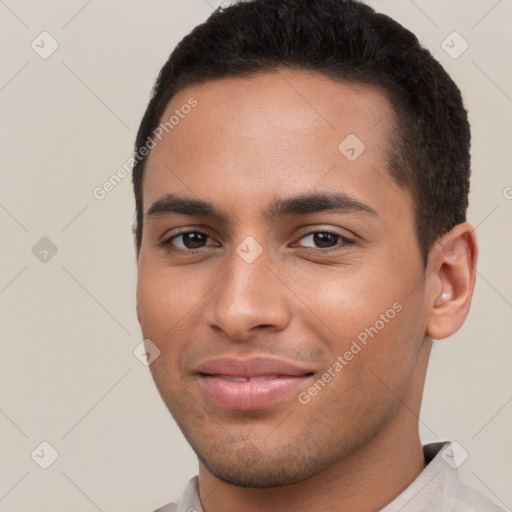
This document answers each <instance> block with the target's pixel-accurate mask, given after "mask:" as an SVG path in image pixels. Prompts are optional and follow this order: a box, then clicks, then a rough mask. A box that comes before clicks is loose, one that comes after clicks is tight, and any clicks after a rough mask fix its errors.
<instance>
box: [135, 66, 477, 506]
mask: <svg viewBox="0 0 512 512" xmlns="http://www.w3.org/2000/svg"><path fill="white" fill-rule="evenodd" d="M190 97H194V98H195V99H196V100H197V102H198V104H197V106H196V107H195V108H194V109H193V110H192V111H191V112H190V113H189V114H188V115H187V116H186V117H185V118H184V119H183V120H181V122H180V123H179V125H177V126H176V127H175V128H174V129H173V130H172V131H171V132H170V133H169V134H168V135H167V136H166V137H164V138H163V140H162V141H161V142H159V143H158V145H157V146H156V147H155V148H154V149H153V150H152V152H151V154H150V156H149V159H148V162H147V167H146V171H145V178H144V185H143V204H144V212H145V213H147V212H148V210H149V208H150V207H151V205H152V204H153V203H154V202H155V201H157V200H159V199H161V198H162V197H164V196H165V195H166V194H177V195H180V196H182V197H186V198H191V199H202V200H205V201H209V202H211V203H213V204H214V205H215V207H216V208H217V209H218V210H220V211H222V212H224V214H225V218H223V219H222V220H220V219H211V218H206V217H202V216H196V215H195V216H189V215H182V214H180V215H178V214H171V215H159V216H151V217H148V216H147V215H146V216H145V221H144V225H143V238H142V244H141V248H140V254H139V255H138V287H137V313H138V318H139V322H140V325H141V329H142V332H143V336H144V338H147V339H150V340H151V341H152V342H153V343H154V344H156V345H157V346H158V347H159V349H160V350H161V354H160V356H159V357H158V358H157V359H156V360H155V361H154V362H153V363H152V364H151V366H150V369H151V372H152V375H153V378H154V380H155V383H156V385H157V387H158V390H159V392H160V394H161V396H162V398H163V400H164V401H165V403H166V405H167V406H168V408H169V410H170V412H171V413H172V415H173V417H174V418H175V420H176V421H177V423H178V425H179V426H180V428H181V429H182V431H183V433H184V435H185V437H186V438H187V440H188V441H189V443H190V444H191V446H192V447H193V449H194V450H195V452H196V454H197V455H198V458H199V482H200V496H201V501H202V503H203V506H204V509H205V510H206V511H207V512H217V511H221V510H222V511H224V512H226V511H227V512H230V511H235V510H236V511H239V510H241V509H242V510H246V511H249V512H251V511H256V510H258V511H261V510H273V511H277V512H280V511H288V510H290V511H291V510H297V508H298V507H302V508H304V509H305V510H315V511H324V510H325V511H327V510H330V511H332V510H340V511H341V510H356V509H357V510H358V511H360V512H365V511H374V510H379V509H380V508H382V507H383V506H385V505H386V504H387V503H389V502H390V501H391V500H392V499H393V498H395V497H396V496H397V495H398V494H399V493H400V492H401V491H402V490H404V489H405V488H406V487H407V486H408V485H409V484H410V483H411V482H412V481H413V480H414V479H415V478H416V476H417V475H418V474H419V473H420V472H421V471H422V469H423V468H424V466H425V462H424V459H423V454H422V448H421V443H420V439H419V434H418V415H419V411H420V404H421V396H422V392H423V385H424V380H425V373H426V367H427V362H428V356H429V352H430V347H431V343H432V341H431V338H435V339H441V338H445V337H447V336H449V335H451V334H453V333H454V332H455V331H456V330H457V329H458V328H459V327H460V326H461V325H462V323H463V322H464V319H465V318H466V315H467V312H468V310H469V303H470V299H471V295H472V292H473V287H474V281H475V264H476V258H477V246H476V240H475V236H474V232H473V228H472V227H471V225H469V224H467V223H465V224H460V225H458V226H456V227H455V228H454V229H453V230H451V231H450V232H449V233H447V234H446V235H444V236H443V237H442V238H441V239H440V240H438V242H437V243H436V244H435V246H434V247H433V248H432V250H431V252H430V254H429V259H428V264H427V267H426V268H424V266H423V263H422V258H421V254H420V250H419V246H418V242H417V237H416V232H415V221H414V213H413V205H414V202H413V199H412V198H411V195H410V194H409V192H408V191H407V190H406V189H404V188H401V187H399V186H398V185H397V184H396V182H394V181H393V179H392V178H391V175H390V174H389V172H388V169H387V164H386V162H387V155H388V151H389V147H390V134H391V133H392V130H393V126H394V125H393V123H394V116H393V111H392V108H391V106H390V103H389V101H388V99H387V97H386V95H385V94H384V93H383V92H382V91H380V90H379V89H377V88H374V87H372V86H368V85H362V84H348V83H336V82H333V81H331V80H330V79H328V78H326V77H324V76H322V75H319V74H314V73H309V72H306V71H300V70H290V69H286V70H285V69H279V70H276V71H275V72H271V73H260V74H256V75H254V76H252V77H250V78H243V79H241V78H228V79H222V80H216V81H212V82H209V83H207V84H206V85H205V84H201V85H200V84H196V85H193V86H188V87H187V88H185V89H183V90H182V91H181V92H179V93H178V94H177V95H176V96H175V97H174V98H173V99H172V100H171V102H170V104H169V106H168V109H167V112H166V113H165V115H164V119H168V118H169V117H170V116H171V115H172V113H173V112H174V110H175V109H177V108H178V109H179V108H180V107H181V106H182V105H183V104H185V103H186V102H187V100H188V99H189V98H190ZM349 134H356V135H357V137H358V138H359V139H360V140H361V141H363V143H364V144H365V150H364V152H363V153H362V154H361V155H360V156H359V157H358V158H357V159H356V160H355V161H349V160H348V159H347V158H346V157H345V156H344V155H343V154H342V153H341V152H340V150H339V149H338V146H339V144H340V143H341V142H342V141H343V140H344V139H345V138H346V137H347V136H348V135H349ZM312 192H315V193H333V192H343V193H345V194H348V195H349V196H351V197H352V198H354V199H355V200H357V201H358V202H360V203H363V204H365V205H367V206H369V207H370V208H371V209H373V210H374V211H375V212H376V215H372V214H368V213H367V212H365V211H349V212H347V211H317V212H313V213H308V214H301V215H299V214H293V215H287V216H285V217H283V218H279V219H268V218H266V217H265V216H264V215H263V213H262V212H264V211H265V209H266V208H267V207H268V205H269V204H270V203H271V202H272V200H274V199H276V198H287V197H291V196H296V195H299V194H306V193H312ZM325 230H328V231H330V232H333V233H335V235H341V236H343V237H346V238H348V239H350V240H352V241H353V243H345V242H343V239H342V238H338V237H336V236H334V237H332V238H330V239H329V237H328V236H327V239H328V240H330V245H331V246H330V247H329V246H327V247H325V245H324V246H318V242H317V241H318V238H315V237H313V236H312V235H311V233H312V232H315V231H316V232H325ZM182 231H199V232H202V233H205V234H206V235H208V236H207V237H206V236H205V237H199V245H196V246H195V247H201V244H202V248H200V249H190V248H187V247H194V245H190V237H188V238H187V237H183V236H182V237H176V238H174V239H173V242H172V243H173V244H174V245H173V246H172V247H174V249H175V251H174V252H172V251H169V250H168V249H166V248H165V247H163V246H161V245H160V242H162V241H163V240H169V239H170V238H171V237H172V236H173V235H176V234H177V233H178V232H182ZM248 236H251V237H253V238H254V239H255V240H256V241H257V242H258V244H259V245H260V246H261V248H262V253H261V254H260V255H259V257H258V258H257V259H256V260H255V261H254V262H252V263H248V262H246V261H245V260H244V259H243V258H242V257H241V256H240V255H239V253H237V251H236V249H237V246H239V245H240V244H241V242H243V241H244V239H245V238H246V237H248ZM323 237H324V238H323V239H324V240H325V235H323ZM196 241H197V239H196ZM186 243H187V244H188V246H187V245H185V244H186ZM329 249H330V252H326V251H328V250H329ZM315 251H316V252H315ZM396 303H398V304H399V305H400V306H401V311H400V312H399V313H397V314H396V316H395V317H394V318H393V319H392V320H390V321H389V322H388V323H386V324H385V327H384V328H382V329H381V330H379V332H378V334H377V335H376V336H375V337H374V338H373V339H372V338H370V339H369V342H368V344H367V346H365V347H364V348H363V349H362V350H361V351H360V352H359V353H358V354H357V355H355V356H354V358H353V359H352V360H351V361H350V362H349V363H348V364H347V365H346V366H345V367H344V368H343V370H342V371H341V372H339V373H338V374H336V377H334V378H333V379H332V380H331V382H329V384H328V385H327V386H325V388H324V389H322V390H321V391H320V392H319V393H318V394H317V395H316V396H314V397H312V398H311V400H310V402H309V403H307V404H302V403H300V402H299V400H298V399H297V395H296V394H294V393H292V394H291V396H287V397H286V398H285V399H283V400H281V401H279V402H278V403H275V404H273V405H271V406H269V407H267V408H264V409H259V410H253V411H240V410H233V409H226V408H222V407H219V406H218V405H216V404H215V403H213V402H211V401H210V400H209V399H208V398H207V396H205V394H204V393H203V392H202V391H201V388H200V386H199V383H198V376H197V375H196V374H195V373H194V372H193V371H192V369H193V368H194V366H195V365H197V364H198V363H199V362H201V361H204V360H206V359H208V358H212V357H216V356H221V355H273V356H278V357H282V358H285V359H288V360H291V361H297V362H300V364H302V365H307V366H308V367H310V368H311V369H312V370H313V371H314V375H313V376H311V377H310V378H309V379H307V381H306V382H304V386H303V388H302V389H301V391H307V390H308V389H309V388H310V387H311V386H312V385H313V384H314V382H315V381H317V380H318V378H320V377H321V376H322V374H323V373H324V372H326V371H327V370H328V369H329V368H330V367H332V365H333V363H334V362H335V361H336V360H337V357H338V356H339V355H343V354H344V353H345V352H346V351H347V350H349V348H350V346H351V343H352V341H353V340H355V339H356V338H357V336H358V334H359V333H361V332H363V331H364V329H365V328H368V327H370V326H374V325H375V323H376V321H377V320H379V318H381V317H380V315H381V314H385V313H386V311H387V310H389V309H390V308H392V306H393V304H396ZM370 482H371V485H370Z"/></svg>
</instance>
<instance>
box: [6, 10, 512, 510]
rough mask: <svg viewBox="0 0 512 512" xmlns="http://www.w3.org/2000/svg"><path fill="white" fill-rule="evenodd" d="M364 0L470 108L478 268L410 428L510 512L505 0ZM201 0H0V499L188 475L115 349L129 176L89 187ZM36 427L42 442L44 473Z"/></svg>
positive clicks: (170, 495)
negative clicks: (98, 195)
mask: <svg viewBox="0 0 512 512" xmlns="http://www.w3.org/2000/svg"><path fill="white" fill-rule="evenodd" d="M371 3H372V5H374V6H375V7H377V8H378V9H379V10H381V11H383V12H386V13H389V14H390V15H392V16H393V17H395V18H396V19H397V20H398V21H400V22H401V23H403V24H404V25H405V26H407V27H408V28H410V29H411V30H413V31H414V32H415V33H416V34H417V35H418V36H419V38H420V40H421V41H422V42H423V43H424V44H425V45H426V46H427V47H428V48H430V50H431V51H432V53H433V54H434V55H435V56H436V57H437V58H438V59H439V60H440V61H441V62H442V63H443V64H444V65H445V66H446V68H447V69H448V71H449V73H450V74H451V75H452V76H453V78H454V79H455V80H456V82H458V83H459V85H460V86H461V88H462V90H463V95H464V97H465V100H466V102H467V106H468V107H469V109H470V117H471V121H472V125H473V169H474V176H473V182H472V194H471V210H470V220H471V221H472V222H473V223H474V224H475V225H476V226H477V234H478V237H479V240H480V244H481V259H480V264H479V279H478V284H477V288H476V295H475V299H474V304H473V308H472V312H471V314H470V317H469V319H468V321H467V322H466V324H465V326H464V328H463V329H462V330H461V331H460V332H459V333H458V334H457V335H456V336H454V337H453V338H452V339H451V340H450V341H443V342H438V343H437V344H436V346H435V348H434V351H433V355H432V360H431V366H430V370H429V375H428V380H427V386H426V392H425V399H424V406H423V410H422V415H421V432H422V438H423V440H424V441H425V442H428V441H432V440H436V439H452V440H456V441H457V442H458V443H460V445H461V446H462V447H464V449H465V450H466V451H467V452H468V454H469V457H468V459H467V460H466V461H465V462H464V463H463V464H462V465H461V467H460V471H461V473H462V478H463V480H464V481H465V482H466V483H468V484H470V485H473V486H475V487H476V488H478V489H480V490H481V491H482V492H484V493H485V494H487V495H488V496H489V497H491V498H492V499H493V500H495V501H496V502H498V503H499V504H501V505H502V506H503V507H508V509H509V510H510V507H512V488H511V486H510V482H511V481H512V457H511V449H512V439H511V432H512V379H511V372H510V368H511V365H512V335H511V329H510V320H511V318H512V315H511V312H512V286H511V285H512V266H511V264H510V262H511V260H512V258H511V256H512V254H511V253H512V250H511V249H512V238H511V236H510V235H511V226H512V188H510V187H512V175H511V171H510V169H511V163H512V154H511V147H512V144H511V142H510V138H511V135H512V129H511V128H512V122H511V119H512V116H511V114H512V99H511V98H512V71H511V69H512V68H511V66H510V62H511V60H510V59H511V53H512V51H511V47H512V35H511V30H510V26H511V21H512V2H511V1H510V0H501V1H499V0H498V1H497V0H479V1H472V2H467V1H464V0H457V1H455V0H451V1H449V2H447V1H446V0H435V1H432V0H430V1H427V0H414V1H412V0H375V1H373V2H371ZM218 4H219V2H214V1H213V0H208V1H206V0H186V1H184V0H182V1H175V0H167V1H162V0H153V1H147V0H146V1H142V0H136V1H128V0H123V1H114V0H108V1H105V0H104V1H100V0H89V1H86V0H46V1H44V2H43V1H40V2H36V1H27V0H1V1H0V46H1V48H2V50H1V57H0V58H1V63H0V106H1V123H0V130H1V132H0V145H1V147H0V155H1V167H0V172H1V184H2V185H1V187H0V226H1V227H0V236H1V240H2V242H1V247H2V251H1V265H0V311H1V326H2V328H1V339H2V357H1V358H0V379H1V387H0V389H1V391H0V439H1V445H0V450H1V451H0V460H1V470H0V510H1V511H4V512H7V511H24V512H26V511H32V512H42V511H47V512H50V511H51V512H58V511H64V510H66V511H67V510H74V511H75V512H89V511H95V510H100V511H104V512H107V511H109V512H111V511H121V510H122V511H126V512H129V511H151V510H153V509H154V508H155V507H156V506H158V505H160V504H162V503H164V502H166V501H169V500H171V499H174V498H177V497H179V495H180V494H181V492H182V490H183V488H184V486H185V484H186V482H187V481H188V479H189V478H190V477H191V476H192V475H193V474H195V472H196V461H195V457H194V455H193V452H192V451H191V449H190V448H189V447H188V445H187V444H186V442H185V441H184V439H183V438H182V436H181V434H180V432H179V430H178V429H177V427H176V426H175V424H174V422H173V420H172V419H171V417H170V415H169V414H168V412H167V410H166V409H165V407H164V405H163V403H162V402H161V400H160V397H159V396H158V394H157V391H156V389H155V388H154V387H153V383H152V380H151V378H150V375H149V371H148V369H147V368H146V367H145V366H143V364H141V363H140V362H139V360H138V359H137V358H136V357H135V356H134V355H133V350H134V348H135V347H136V346H137V345H138V344H139V343H140V342H141V336H140V330H139V327H138V324H137V320H136V314H135V297H134V294H135V280H136V273H135V270H136V269H135V256H134V249H133V244H132V238H131V231H130V230H131V225H132V221H133V212H134V202H133V198H132V192H131V183H130V177H127V178H125V179H124V180H123V181H122V182H121V183H120V184H119V185H118V186H117V187H116V188H115V189H114V190H112V191H111V192H110V193H109V194H107V196H106V197H105V198H104V199H103V200H101V201H100V200H97V199H95V198H94V197H93V194H92V192H93V190H94V188H95V187H97V186H101V184H102V183H104V182H105V181H106V180H107V179H108V178H109V177H110V176H111V175H112V174H113V173H114V172H115V171H116V170H117V169H118V168H119V167H121V166H122V165H123V164H124V163H125V162H126V160H127V158H128V157H129V156H130V154H131V151H132V144H133V141H134V137H135V133H136V130H137V127H138V123H139V121H140V118H141V116H142V113H143V111H144V109H145V107H146V103H147V100H148V97H149V93H150V89H151V87H152V84H153V81H154V79H155V77H156V74H157V72H158V70H159V69H160V67H161V65H162V64H163V63H164V61H165V59H166V58H167V56H168V54H169V52H170V51H171V49H172V48H173V47H174V45H175V44H176V43H177V42H178V41H179V40H180V39H181V37H183V36H184V35H185V34H186V33H187V32H188V31H189V30H190V29H192V27H193V26H195V25H196V24H197V23H199V22H201V21H203V20H204V19H205V18H206V17H207V16H208V15H209V14H210V13H211V11H212V9H213V8H214V7H215V6H216V5H218ZM43 31H47V32H49V33H50V34H51V37H53V38H54V39H55V40H56V41H57V42H58V45H59V46H58V48H57V50H56V51H55V52H54V53H53V54H52V55H50V56H49V57H48V58H46V59H43V58H41V57H40V56H39V54H38V53H36V52H35V51H34V50H33V49H32V47H31V43H32V41H34V40H35V43H34V44H35V45H39V46H38V50H39V51H40V52H42V51H43V50H44V51H48V50H49V49H51V40H50V39H48V36H40V37H38V36H39V34H40V33H41V32H43ZM453 31H457V32H458V33H459V34H460V35H461V36H462V37H463V38H464V40H466V41H467V42H468V44H469V48H468V49H467V50H466V51H465V52H464V53H462V54H461V55H460V56H459V57H458V58H456V59H454V58H452V57H450V56H449V55H448V54H447V53H446V52H445V51H444V50H443V48H442V46H441V43H442V41H443V40H445V39H446V37H447V36H448V35H449V34H451V33H452V32H453ZM455 37H456V39H453V36H451V39H448V40H447V41H448V44H450V45H451V46H453V47H454V49H453V50H452V51H458V50H460V49H461V48H462V47H461V46H460V45H461V44H463V42H462V40H460V39H457V36H455ZM42 38H43V39H42ZM44 38H46V39H44ZM452 41H453V43H452ZM36 47H37V46H36ZM43 237H47V238H48V239H49V240H51V242H52V243H53V244H54V246H55V247H56V248H57V253H56V254H55V255H53V256H52V253H51V251H50V252H48V253H44V250H45V249H46V250H48V246H47V245H46V246H45V245H44V244H45V243H46V244H48V242H47V241H46V242H45V241H43V242H39V244H42V245H38V246H36V249H35V250H34V251H35V252H36V253H38V254H34V253H33V250H32V248H33V247H34V245H36V243H38V241H39V240H40V239H41V238H43ZM42 251H43V252H42ZM36 256H37V257H36ZM44 257H46V260H47V261H46V262H45V261H41V260H40V258H43V259H44ZM43 441H46V442H48V443H50V445H51V446H52V447H53V448H54V449H55V450H56V452H58V458H57V459H56V461H55V462H54V463H53V464H52V465H51V466H50V467H49V468H48V469H42V468H41V467H40V466H39V465H38V463H39V464H42V463H43V464H44V462H49V461H50V458H51V449H50V448H48V447H47V446H44V445H43V446H42V447H40V446H39V445H40V443H41V442H43ZM34 450H35V452H34ZM32 452H34V455H33V458H31V453H32Z"/></svg>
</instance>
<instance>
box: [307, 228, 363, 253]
mask: <svg viewBox="0 0 512 512" xmlns="http://www.w3.org/2000/svg"><path fill="white" fill-rule="evenodd" d="M301 240H302V241H303V242H304V241H306V242H307V243H305V244H304V243H301V247H310V248H312V249H331V248H335V247H336V246H338V245H339V246H340V248H342V247H343V246H350V245H353V244H354V241H353V240H350V239H349V238H346V237H344V236H342V235H340V234H338V233H331V232H330V231H314V232H312V233H308V234H307V235H305V236H303V237H302V238H301Z"/></svg>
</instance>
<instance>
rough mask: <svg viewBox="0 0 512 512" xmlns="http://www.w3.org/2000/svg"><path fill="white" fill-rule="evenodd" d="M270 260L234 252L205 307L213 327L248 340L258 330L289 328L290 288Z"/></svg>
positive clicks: (235, 338)
mask: <svg viewBox="0 0 512 512" xmlns="http://www.w3.org/2000/svg"><path fill="white" fill-rule="evenodd" d="M269 263H270V262H269V261H268V260H267V258H266V257H265V256H264V255H263V254H262V255H261V256H260V257H259V258H258V259H256V261H253V262H251V263H248V262H246V261H244V259H243V258H241V257H240V256H239V254H238V253H236V252H234V253H233V255H232V257H231V258H230V261H229V266H228V270H227V273H226V274H225V276H224V278H223V279H221V281H220V282H219V283H218V285H217V286H216V287H215V289H214V291H213V293H212V294H211V296H210V301H209V303H208V305H207V306H206V309H205V314H206V321H207V323H208V325H209V326H210V328H212V329H214V330H221V331H223V333H224V334H226V335H227V336H228V337H229V338H230V339H232V340H236V341H247V340H248V339H249V337H251V335H254V334H255V333H256V332H257V331H261V330H265V331H266V332H267V333H271V332H274V331H279V330H282V329H284V328H286V326H287V325H288V324H289V322H290V318H291V311H292V304H291V300H290V292H289V290H288V289H287V287H286V285H285V284H284V283H283V282H282V281H281V280H280V279H279V278H278V277H277V275H276V274H277V273H276V272H275V271H273V270H272V268H271V266H270V265H269Z"/></svg>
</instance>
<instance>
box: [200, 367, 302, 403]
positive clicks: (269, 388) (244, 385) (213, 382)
mask: <svg viewBox="0 0 512 512" xmlns="http://www.w3.org/2000/svg"><path fill="white" fill-rule="evenodd" d="M307 378H308V376H300V377H294V376H293V377H292V376H289V377H278V378H277V379H276V378H274V379H268V380H258V381H246V382H235V381H232V380H228V379H224V378H222V377H216V376H211V375H201V376H200V382H201V383H202V387H203V389H204V390H205V392H206V394H207V395H208V397H209V398H210V399H211V400H212V401H213V402H215V403H216V404H217V405H220V406H221V407H226V408H228V409H241V410H245V411H250V410H255V409H263V408H264V407H268V406H270V405H272V404H273V403H275V402H277V401H278V400H280V399H281V398H283V397H285V396H287V395H289V394H291V393H292V392H294V391H295V392H296V393H298V389H299V388H300V387H302V386H303V385H304V381H305V380H306V379H307Z"/></svg>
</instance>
